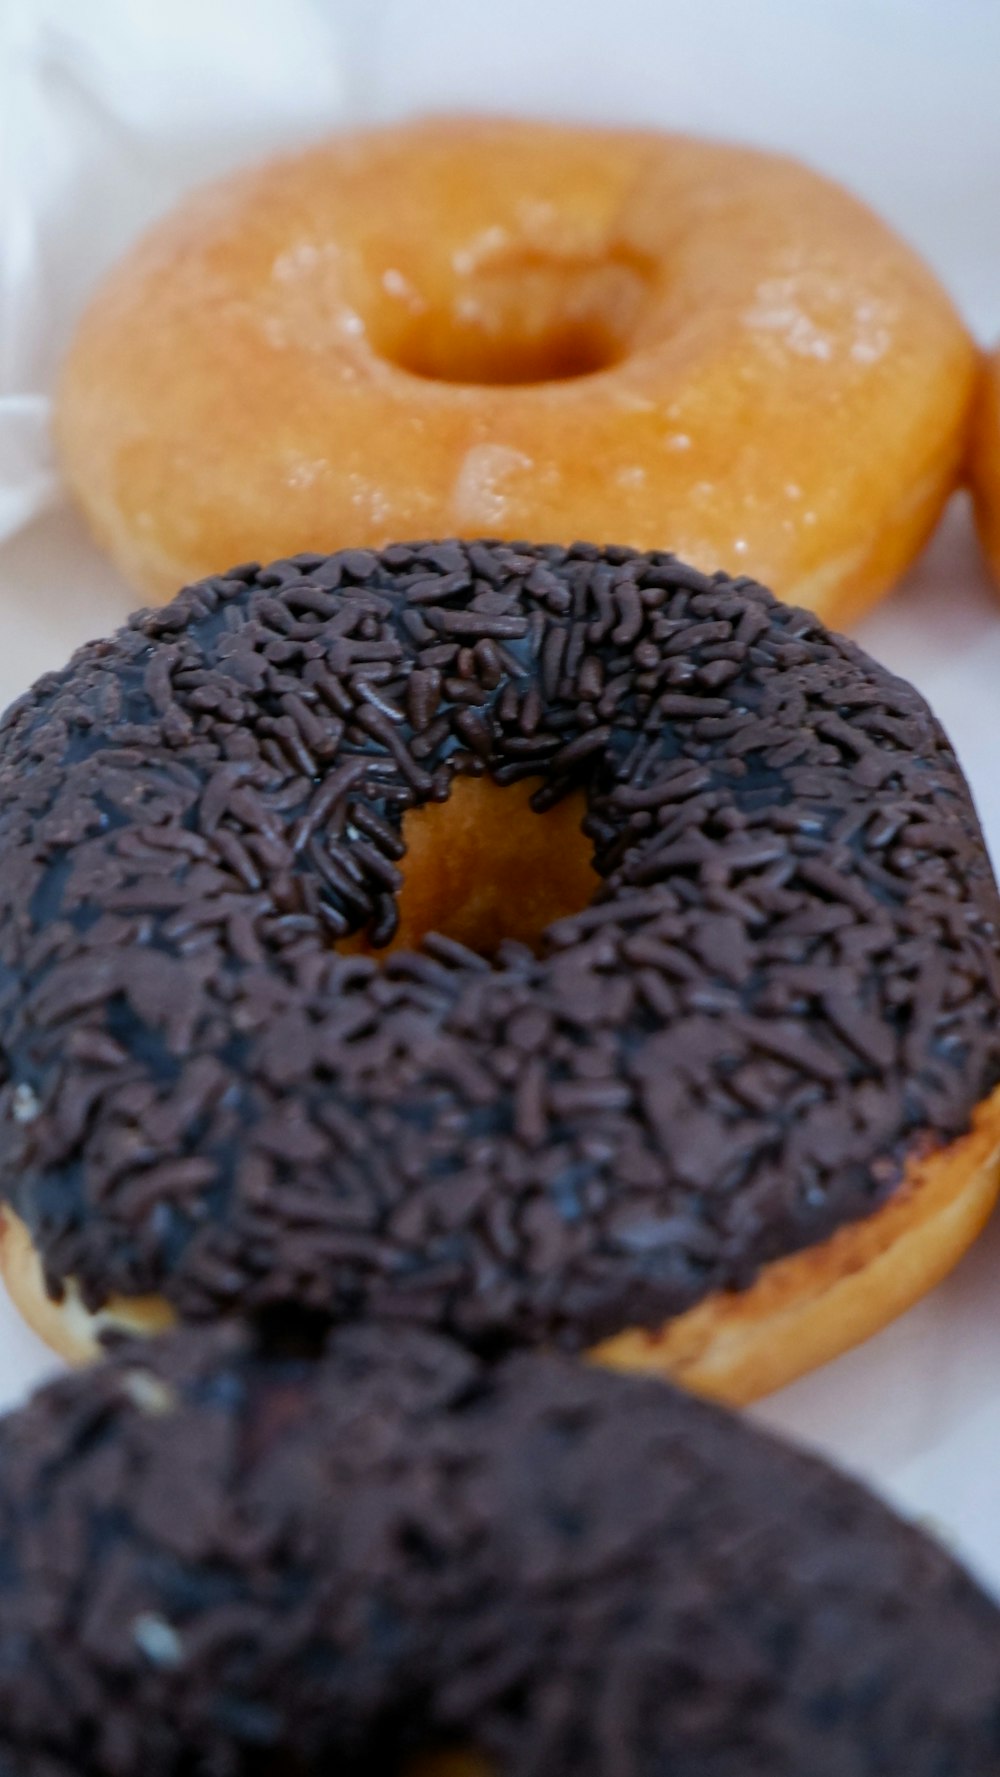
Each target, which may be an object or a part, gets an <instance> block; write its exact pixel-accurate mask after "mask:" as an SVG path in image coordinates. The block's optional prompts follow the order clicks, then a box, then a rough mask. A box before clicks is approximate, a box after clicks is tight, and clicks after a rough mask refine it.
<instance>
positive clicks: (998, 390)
mask: <svg viewBox="0 0 1000 1777" xmlns="http://www.w3.org/2000/svg"><path fill="white" fill-rule="evenodd" d="M969 470H970V480H971V483H972V491H973V496H974V501H975V512H976V525H977V528H978V531H979V539H980V542H981V543H982V546H983V552H984V554H985V556H986V559H987V561H988V563H989V565H990V568H991V569H992V572H993V576H994V578H995V579H997V580H1000V348H998V349H997V350H996V351H994V352H992V353H991V354H990V356H989V357H988V358H986V359H985V360H984V362H983V368H982V376H981V378H980V383H979V393H978V397H977V400H976V409H975V420H974V423H973V428H972V446H971V450H970V454H969Z"/></svg>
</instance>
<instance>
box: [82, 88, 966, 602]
mask: <svg viewBox="0 0 1000 1777" xmlns="http://www.w3.org/2000/svg"><path fill="white" fill-rule="evenodd" d="M974 368H975V356H974V352H973V349H972V346H971V343H970V341H969V339H968V337H967V335H966V333H965V330H964V328H963V327H962V325H961V323H960V321H959V319H958V317H957V315H956V314H955V311H954V309H953V308H952V306H951V304H950V302H949V300H948V298H947V297H946V296H945V294H944V292H943V291H942V290H941V288H940V286H939V285H938V284H937V282H936V281H935V279H934V278H933V277H932V276H931V274H930V273H929V271H928V270H927V268H926V267H925V266H924V265H923V264H922V263H921V262H920V260H919V259H918V258H917V257H916V256H915V255H914V254H913V253H912V252H911V251H910V250H909V249H908V248H907V247H905V246H904V245H903V244H902V243H901V242H900V241H899V240H897V239H896V237H895V236H894V235H893V234H892V233H891V232H890V231H889V229H887V228H886V227H885V225H884V224H883V223H881V222H880V221H879V220H878V219H877V218H876V217H874V216H873V215H872V214H871V213H870V212H869V211H868V210H867V209H866V208H865V207H864V206H863V205H862V204H860V203H859V202H858V201H857V200H855V199H854V198H852V197H849V196H848V195H847V194H846V193H845V192H843V191H841V190H840V189H839V188H838V187H837V186H835V185H832V184H830V183H829V182H828V181H827V180H825V179H823V178H821V177H819V175H817V174H816V173H813V172H809V171H807V170H806V169H804V168H803V167H800V166H798V165H796V164H795V163H794V162H791V161H788V160H785V159H780V158H778V157H775V156H773V155H768V154H763V153H757V152H754V151H752V150H749V149H745V148H731V147H723V146H721V145H718V144H713V143H708V142H700V141H694V140H689V139H688V138H686V137H683V136H669V135H661V134H656V133H650V132H619V131H611V130H596V129H570V128H565V127H554V126H550V125H544V124H540V123H525V122H521V123H515V122H509V121H507V122H505V121H497V120H491V121H486V120H479V121H475V120H471V119H464V120H461V119H451V120H441V119H437V120H431V121H424V122H418V123H408V124H406V125H404V126H402V127H396V128H390V129H380V130H374V131H369V132H364V133H360V134H356V135H343V136H340V137H337V138H335V139H334V140H332V141H330V142H328V143H326V144H325V145H323V146H321V147H319V148H315V149H313V150H311V151H310V152H308V153H306V154H303V155H299V156H298V157H297V158H295V159H290V160H284V161H281V162H279V163H277V164H272V165H270V166H266V167H264V168H263V169H261V170H257V171H253V172H250V173H247V174H244V175H243V176H241V177H237V178H235V179H232V180H230V181H229V182H228V183H225V184H222V185H218V186H215V187H213V188H212V189H211V190H208V191H206V192H201V193H199V194H196V195H195V196H194V197H193V198H191V199H190V200H189V201H188V202H187V203H185V204H184V205H183V206H182V207H181V208H180V209H179V210H178V211H177V212H176V213H175V214H174V215H173V216H171V217H169V218H168V219H167V220H166V221H165V222H163V223H161V224H160V225H159V226H158V227H156V228H155V229H154V230H153V232H152V234H150V235H149V236H148V237H147V238H146V239H145V240H144V241H143V242H142V243H141V244H140V245H139V246H138V248H137V249H136V250H135V251H134V252H133V253H132V254H131V256H130V257H129V258H128V259H127V260H126V261H125V263H124V264H123V265H122V266H121V267H120V268H119V269H118V270H117V271H116V272H115V273H114V274H113V275H112V277H111V279H110V281H109V282H108V283H107V284H106V285H105V287H104V288H103V290H102V291H101V292H100V293H99V295H98V296H97V297H96V299H95V301H94V303H93V305H92V307H91V309H90V311H89V313H88V314H87V315H86V317H85V319H84V321H83V323H82V326H81V328H80V330H79V333H78V336H77V338H76V341H75V344H74V345H73V348H72V350H71V353H70V356H69V361H68V364H67V367H66V373H65V377H64V380H63V384H62V390H61V400H60V411H59V415H58V427H57V430H58V438H59V442H60V445H61V450H62V457H63V461H64V464H65V467H66V471H67V474H68V477H69V480H70V483H71V485H72V487H73V489H74V490H75V493H76V495H77V497H78V499H79V500H80V502H81V504H82V506H83V509H84V511H85V513H86V514H87V516H88V518H89V520H90V523H91V525H92V526H93V529H94V531H95V534H96V536H97V537H98V539H99V540H100V541H101V543H102V544H103V545H104V546H105V547H106V548H108V549H109V550H110V551H111V553H112V555H113V556H114V558H115V560H116V561H117V563H118V564H119V566H120V567H121V569H122V571H123V572H124V573H125V574H126V575H127V576H128V578H129V579H131V580H132V581H134V582H135V583H136V584H137V585H139V586H141V587H143V588H144V589H145V590H146V591H147V592H149V593H150V594H152V595H153V596H154V597H157V598H167V597H169V596H170V595H171V594H172V593H173V592H174V590H175V589H176V587H177V586H179V585H181V584H182V583H183V582H184V581H185V580H190V579H194V578H197V577H198V576H199V575H202V574H207V573H214V572H216V571H218V570H219V569H221V568H224V567H225V566H226V565H227V564H228V563H229V562H232V561H238V560H241V559H243V558H244V557H251V556H252V557H256V558H258V559H260V560H263V561H266V560H269V559H270V558H272V557H275V556H283V555H285V554H287V553H289V552H291V551H294V550H301V549H303V548H310V549H322V550H329V549H332V548H337V547H340V546H344V545H351V546H353V545H365V546H375V547H381V546H383V545H385V544H386V543H388V542H390V541H391V540H392V539H394V538H398V537H426V536H434V535H437V536H441V535H448V534H451V533H452V532H455V533H457V534H459V535H462V536H469V537H474V536H478V535H480V534H482V533H484V532H485V533H488V534H490V535H493V536H500V537H506V538H515V539H516V538H519V537H538V538H543V539H545V540H551V541H560V542H563V543H570V542H571V541H573V540H574V539H575V538H578V537H581V536H583V537H596V538H597V539H598V540H599V541H605V542H607V541H611V540H614V541H617V542H623V543H631V544H634V545H635V546H637V547H639V548H641V549H655V548H670V549H672V550H675V551H676V552H677V553H678V554H680V555H682V556H684V557H685V558H686V559H689V560H691V561H693V562H694V563H695V564H696V565H698V566H699V567H701V568H704V569H706V570H714V569H716V568H718V567H720V566H722V567H724V568H727V569H728V570H729V571H730V572H734V573H748V574H752V575H755V576H756V577H757V578H758V579H760V580H762V581H764V582H765V583H766V584H767V585H768V586H771V587H773V589H774V590H775V591H776V592H778V593H779V594H781V595H782V596H783V597H786V598H788V599H790V600H792V601H794V602H796V603H799V604H805V605H808V606H809V607H811V608H812V609H814V610H816V611H817V612H818V613H819V614H820V615H821V616H822V617H823V618H824V619H825V620H826V621H828V622H830V623H833V624H836V625H838V626H842V625H844V624H845V623H847V622H849V621H851V620H852V619H853V618H854V617H856V616H857V615H858V614H859V613H860V612H861V611H862V610H863V609H864V608H865V606H867V605H869V604H871V603H872V601H873V600H874V599H876V598H877V597H878V596H879V594H880V593H881V592H882V591H884V590H885V588H886V587H887V586H889V585H890V584H891V582H892V581H893V580H894V579H895V578H896V577H897V575H898V574H899V573H900V572H901V570H902V569H903V567H904V566H905V565H906V563H907V562H908V561H909V560H910V558H911V557H912V556H913V555H914V554H915V553H916V551H917V549H918V548H919V547H920V545H921V543H922V542H923V540H924V538H925V537H926V536H927V534H928V532H929V531H930V529H931V528H932V526H933V524H934V521H935V519H936V517H937V514H938V512H939V510H940V508H941V505H942V503H943V501H944V500H945V498H946V496H947V495H948V493H949V492H950V491H951V488H952V486H953V484H954V481H955V478H956V474H957V470H958V466H959V462H960V459H961V455H962V451H963V447H964V442H965V431H966V421H967V415H968V407H969V400H970V396H971V391H972V385H973V379H974Z"/></svg>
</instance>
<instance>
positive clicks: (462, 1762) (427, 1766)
mask: <svg viewBox="0 0 1000 1777" xmlns="http://www.w3.org/2000/svg"><path fill="white" fill-rule="evenodd" d="M401 1777H496V1773H495V1770H494V1767H493V1766H492V1765H491V1764H488V1763H487V1761H486V1759H484V1758H483V1757H482V1755H481V1754H480V1753H478V1752H431V1753H422V1754H421V1755H420V1757H419V1758H416V1759H411V1760H410V1762H409V1763H408V1764H407V1765H404V1767H403V1771H402V1774H401Z"/></svg>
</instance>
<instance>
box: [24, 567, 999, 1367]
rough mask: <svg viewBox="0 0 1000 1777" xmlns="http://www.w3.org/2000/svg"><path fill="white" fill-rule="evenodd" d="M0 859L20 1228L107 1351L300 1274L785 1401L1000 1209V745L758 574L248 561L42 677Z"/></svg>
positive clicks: (317, 1296)
mask: <svg viewBox="0 0 1000 1777" xmlns="http://www.w3.org/2000/svg"><path fill="white" fill-rule="evenodd" d="M484 780H486V781H484ZM489 780H492V781H489ZM546 811H550V812H546ZM552 857H555V859H556V862H557V866H558V867H557V868H554V869H553V870H552V871H551V872H550V871H549V870H548V860H549V859H550V858H552ZM0 860H2V864H0V870H2V875H0V886H2V890H3V893H2V898H0V983H2V993H0V1049H2V1053H3V1056H4V1058H5V1062H6V1068H7V1075H6V1080H5V1083H4V1084H3V1086H2V1088H0V1194H2V1196H3V1198H4V1199H5V1200H6V1202H7V1204H8V1205H9V1209H8V1216H7V1229H6V1237H5V1240H4V1243H3V1264H4V1269H5V1272H6V1276H7V1279H8V1282H9V1284H10V1286H11V1289H12V1291H13V1294H14V1296H15V1299H16V1300H18V1301H19V1302H20V1304H21V1306H22V1308H23V1309H24V1311H25V1312H26V1313H27V1314H28V1317H29V1318H30V1319H31V1320H32V1321H33V1322H34V1324H36V1325H37V1326H38V1327H39V1328H40V1329H41V1330H42V1331H43V1332H45V1333H46V1334H47V1336H49V1337H50V1338H52V1339H53V1340H54V1341H55V1342H57V1343H60V1344H61V1345H62V1346H63V1347H64V1348H65V1349H67V1350H69V1351H70V1352H71V1353H72V1354H73V1355H77V1356H82V1355H84V1354H85V1352H86V1348H87V1346H88V1344H89V1345H91V1346H92V1344H93V1338H94V1335H95V1333H96V1332H97V1331H99V1330H100V1326H102V1325H104V1324H107V1322H108V1317H110V1319H111V1320H112V1321H114V1320H115V1319H116V1318H119V1317H121V1316H122V1315H124V1316H125V1317H126V1320H127V1322H128V1323H129V1324H133V1325H134V1324H137V1322H138V1323H141V1322H142V1321H143V1320H144V1319H145V1318H147V1317H149V1316H150V1315H152V1316H153V1317H154V1318H155V1317H158V1319H157V1323H156V1324H162V1322H163V1319H164V1317H165V1316H166V1315H167V1314H169V1313H173V1314H176V1315H179V1316H180V1317H181V1318H184V1319H191V1318H194V1319H206V1318H211V1317H213V1316H215V1315H217V1314H219V1313H220V1312H228V1311H231V1310H234V1309H235V1310H240V1311H246V1310H256V1309H258V1308H261V1307H263V1306H267V1305H270V1304H279V1303H284V1304H294V1305H296V1306H297V1307H298V1308H300V1309H304V1310H308V1311H310V1312H315V1313H319V1314H322V1315H329V1316H332V1317H333V1318H335V1319H336V1318H343V1317H345V1316H348V1317H349V1316H352V1315H360V1314H366V1315H380V1316H389V1317H392V1318H397V1319H406V1318H414V1319H416V1320H417V1321H419V1322H425V1323H429V1324H431V1325H435V1326H440V1327H441V1328H443V1329H447V1330H450V1331H452V1332H453V1333H455V1334H457V1335H458V1336H459V1337H460V1338H461V1339H463V1340H465V1341H467V1342H469V1343H471V1344H472V1345H474V1346H476V1347H477V1348H479V1349H483V1350H489V1351H496V1350H502V1349H504V1348H505V1347H508V1346H511V1345H515V1344H523V1343H528V1344H533V1343H536V1342H543V1343H548V1342H552V1341H555V1342H557V1343H560V1344H562V1345H565V1346H568V1347H570V1348H573V1349H589V1348H592V1347H598V1348H599V1355H601V1356H602V1357H603V1358H604V1359H605V1360H606V1361H607V1362H609V1363H613V1364H621V1365H624V1366H625V1367H633V1366H640V1367H642V1366H650V1367H652V1368H655V1369H657V1370H663V1371H666V1372H668V1373H672V1374H675V1375H677V1376H679V1377H681V1378H682V1379H683V1380H684V1381H685V1382H686V1383H688V1384H689V1385H691V1386H695V1387H698V1388H702V1389H704V1390H705V1391H707V1392H713V1393H717V1394H720V1395H722V1396H724V1397H726V1398H730V1399H742V1398H748V1397H750V1396H752V1395H754V1394H756V1393H759V1392H761V1391H762V1390H766V1389H768V1388H771V1387H774V1386H776V1385H777V1384H778V1383H779V1382H780V1381H782V1380H785V1379H787V1378H788V1377H790V1376H792V1375H794V1374H796V1373H798V1371H800V1370H801V1369H804V1368H808V1367H809V1366H810V1365H811V1364H813V1363H816V1362H819V1361H821V1360H822V1359H823V1358H825V1357H828V1356H830V1355H832V1354H833V1353H834V1352H836V1351H839V1350H842V1349H843V1348H844V1347H845V1346H846V1345H849V1344H852V1343H853V1342H854V1341H855V1340H857V1339H858V1338H861V1337H863V1336H864V1335H865V1334H866V1333H868V1332H870V1331H872V1330H873V1329H874V1328H875V1327H877V1326H879V1325H881V1324H882V1323H883V1321H884V1320H886V1319H887V1318H889V1317H890V1316H891V1315H892V1314H894V1313H896V1312H898V1311H899V1310H900V1308H902V1307H903V1306H906V1305H907V1304H908V1303H909V1302H911V1301H912V1300H914V1298H915V1297H916V1296H917V1295H918V1294H920V1293H921V1292H922V1291H923V1290H924V1289H925V1288H927V1287H928V1286H929V1285H930V1284H931V1283H932V1282H934V1281H936V1280H937V1278H938V1277H940V1276H941V1275H942V1274H943V1273H944V1271H945V1270H947V1269H948V1268H949V1266H950V1265H951V1264H952V1263H953V1262H954V1261H955V1259H956V1258H957V1256H958V1254H959V1253H960V1252H961V1251H962V1250H963V1249H964V1247H965V1246H966V1245H967V1243H968V1241H969V1240H970V1239H971V1238H972V1237H973V1235H974V1234H975V1233H976V1232H977V1231H978V1228H979V1226H980V1225H981V1223H982V1221H983V1219H984V1217H985V1216H986V1214H987V1213H988V1211H989V1208H990V1206H991V1204H992V1202H993V1199H994V1197H995V1194H996V1191H997V1184H998V1178H997V1165H996V1158H997V1152H998V1149H1000V1093H998V1092H997V1091H996V1087H997V1081H998V1078H1000V1020H998V1017H997V1011H998V991H997V976H998V961H997V922H998V901H997V892H996V888H995V885H994V881H993V877H992V873H991V871H990V867H989V863H988V860H987V856H986V852H985V849H984V846H983V841H982V837H981V835H980V832H979V828H978V825H977V822H976V817H975V814H974V811H973V808H972V805H971V802H970V799H969V795H968V791H967V789H966V787H965V784H964V781H963V779H962V777H961V774H960V771H959V768H958V766H957V764H956V761H955V759H954V756H953V754H952V752H951V750H950V748H949V746H948V744H947V742H946V740H945V738H944V736H943V735H942V733H941V730H940V728H939V727H938V726H937V724H936V723H935V722H934V720H933V718H932V717H931V715H930V714H929V712H928V710H927V707H926V705H925V704H924V703H923V701H922V700H921V698H920V697H919V696H918V695H917V693H916V692H915V691H913V690H912V689H911V688H910V687H909V686H908V685H905V684H903V683H902V682H901V681H900V680H898V679H895V678H893V677H892V676H891V675H890V674H889V673H887V672H886V671H885V670H884V669H883V668H882V667H880V666H878V665H876V663H875V662H874V661H872V660H870V659H868V658H867V656H865V655H864V654H862V653H861V652H860V651H859V650H858V649H857V648H855V647H854V646H853V645H852V644H850V643H849V642H846V641H844V640H843V639H841V638H839V637H837V636H834V635H831V634H830V633H829V632H827V631H826V630H825V629H824V628H823V626H822V624H820V623H819V621H818V620H817V619H815V618H813V617H811V616H809V615H808V614H806V613H804V612H802V611H798V610H795V609H792V608H791V607H788V606H785V605H781V604H778V603H777V602H776V601H775V600H774V599H772V598H771V597H770V595H769V594H768V593H767V592H765V591H764V590H763V589H762V588H760V587H759V586H756V585H754V584H752V583H749V582H737V581H733V580H730V579H727V578H726V577H725V576H724V575H716V576H714V577H711V578H710V577H708V576H706V575H703V574H701V573H699V572H698V571H697V570H696V569H692V568H689V567H686V566H685V565H684V564H682V563H679V562H677V561H676V560H675V559H674V558H673V557H670V556H666V555H658V554H651V555H638V554H635V553H634V552H632V551H630V550H627V549H608V550H604V551H601V550H598V549H596V548H594V547H590V546H588V545H577V546H575V547H574V548H572V549H570V550H563V549H560V548H558V547H555V546H551V547H544V548H535V549H532V548H529V547H528V546H527V545H518V546H517V547H516V548H515V547H509V546H506V545H503V544H496V543H478V544H476V543H474V544H461V543H457V542H448V543H437V544H428V545H423V546H413V547H411V546H395V547H392V548H390V549H388V550H386V551H385V552H384V553H383V554H381V555H375V554H372V553H365V552H361V551H356V550H354V551H346V552H343V553H341V554H340V555H335V556H331V557H326V558H324V557H319V556H300V557H299V558H297V559H296V560H295V561H286V562H278V563H275V564H273V565H272V566H271V567H269V568H266V569H258V568H256V567H252V566H248V567H245V568H242V569H239V570H236V571H234V573H233V574H231V575H230V576H228V577H223V578H218V579H214V580H208V581H205V582H203V583H201V584H200V585H196V586H194V587H191V588H189V589H187V590H186V591H185V592H183V593H182V594H181V595H180V596H179V597H178V598H177V599H176V600H175V601H174V603H173V604H172V605H169V606H167V607H166V608H165V609H164V610H162V611H159V612H155V611H154V612H148V613H140V614H139V615H138V616H137V617H135V618H133V619H132V621H131V622H130V624H129V625H128V627H127V628H125V629H123V630H121V631H119V632H118V633H117V634H116V635H115V636H113V637H111V638H110V640H107V641H101V642H97V643H93V644H91V645H89V646H88V647H86V648H84V649H82V650H81V651H80V653H79V654H78V655H77V656H76V657H75V659H74V660H73V662H71V664H70V666H69V667H68V668H67V669H66V670H65V671H64V672H61V673H56V674H53V675H51V676H50V677H48V678H47V679H43V680H42V681H41V682H40V683H39V684H38V685H37V686H36V687H35V689H34V691H33V692H31V693H30V694H28V695H27V696H26V697H25V698H23V699H22V700H21V701H20V703H18V704H17V705H15V706H14V708H13V710H12V711H11V712H9V713H8V715H7V717H6V718H5V719H4V722H3V724H2V726H0ZM560 901H561V902H562V904H561V905H560ZM535 922H537V923H535ZM542 928H544V930H543V929H542ZM425 934H431V935H430V936H428V937H427V938H426V942H425V944H424V947H423V949H419V948H418V949H412V948H409V947H412V946H419V945H420V942H421V939H423V938H424V937H425ZM435 934H436V935H435ZM511 934H512V935H513V936H512V935H511ZM532 942H534V943H535V944H536V945H537V946H538V949H539V954H538V955H536V954H534V952H533V950H532V949H531V948H530V945H531V943H532ZM401 945H402V946H404V948H402V949H400V948H399V946H401ZM380 948H381V949H382V950H387V951H388V952H389V954H388V955H387V957H385V959H384V961H383V966H382V967H380V966H379V962H378V960H376V959H377V953H378V951H379V949H380ZM480 952H483V953H485V955H484V954H480ZM491 959H492V960H491ZM43 1274H44V1284H47V1286H48V1288H47V1291H46V1289H45V1287H44V1285H43ZM94 1313H98V1314H99V1315H101V1316H103V1317H104V1318H103V1319H102V1320H101V1321H99V1322H98V1323H96V1324H95V1323H93V1322H91V1321H90V1320H89V1319H88V1316H89V1315H91V1314H94Z"/></svg>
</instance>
